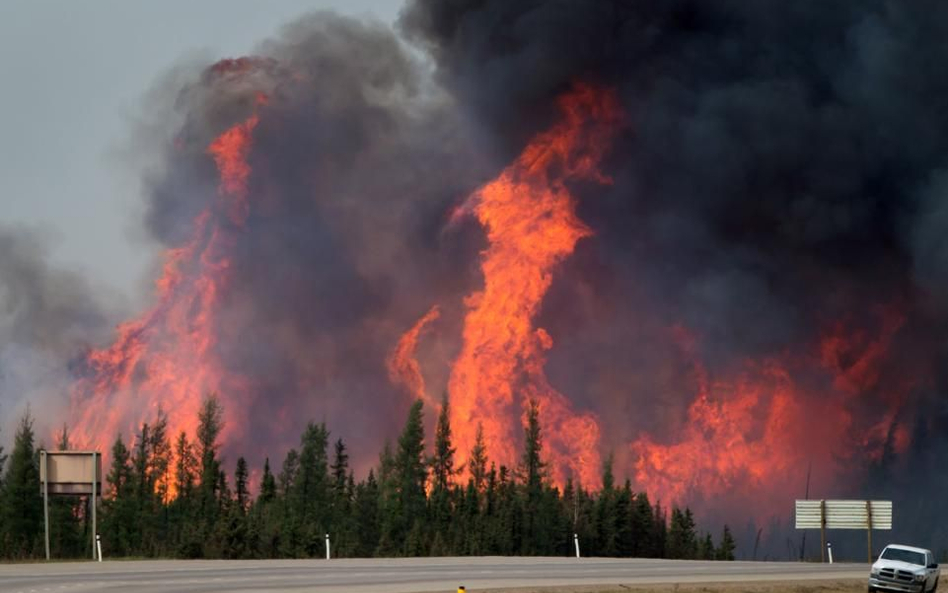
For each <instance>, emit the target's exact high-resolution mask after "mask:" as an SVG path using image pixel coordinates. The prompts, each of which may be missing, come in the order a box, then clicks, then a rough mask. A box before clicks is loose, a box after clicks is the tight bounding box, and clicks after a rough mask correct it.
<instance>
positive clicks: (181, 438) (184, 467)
mask: <svg viewBox="0 0 948 593" xmlns="http://www.w3.org/2000/svg"><path fill="white" fill-rule="evenodd" d="M197 467H198V464H197V459H196V458H195V456H194V446H193V445H192V444H191V443H190V442H188V435H187V434H186V433H185V432H184V431H183V430H182V431H181V434H179V435H178V439H177V440H176V441H175V470H174V488H175V492H176V493H177V499H176V500H177V501H178V502H179V503H187V502H189V501H190V499H191V494H192V492H193V490H194V478H195V472H196V471H197Z"/></svg>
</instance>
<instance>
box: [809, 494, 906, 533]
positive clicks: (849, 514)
mask: <svg viewBox="0 0 948 593" xmlns="http://www.w3.org/2000/svg"><path fill="white" fill-rule="evenodd" d="M795 511H796V512H795V515H796V528H797V529H824V528H825V529H892V501H891V500H798V501H797V503H796V509H795ZM870 521H871V525H870Z"/></svg>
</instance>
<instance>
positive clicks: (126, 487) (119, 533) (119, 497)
mask: <svg viewBox="0 0 948 593" xmlns="http://www.w3.org/2000/svg"><path fill="white" fill-rule="evenodd" d="M132 480H133V478H132V466H131V457H130V454H129V452H128V449H127V448H126V447H125V443H124V441H123V440H122V435H121V434H120V435H119V436H118V438H116V439H115V444H114V445H112V462H111V465H110V466H109V473H108V475H107V476H106V483H107V484H108V489H107V490H106V492H105V493H104V496H103V501H102V526H101V534H102V548H103V553H104V554H107V555H109V556H126V555H129V554H132V553H133V551H134V549H135V548H136V547H137V546H138V543H139V540H138V533H137V531H136V529H137V526H136V515H137V513H136V509H135V500H134V495H133V488H134V485H133V482H132Z"/></svg>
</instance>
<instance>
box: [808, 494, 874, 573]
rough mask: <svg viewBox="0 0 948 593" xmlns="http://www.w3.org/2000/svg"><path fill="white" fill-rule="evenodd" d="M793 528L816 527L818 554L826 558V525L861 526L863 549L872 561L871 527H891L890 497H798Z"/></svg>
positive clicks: (851, 527) (839, 527) (848, 527)
mask: <svg viewBox="0 0 948 593" xmlns="http://www.w3.org/2000/svg"><path fill="white" fill-rule="evenodd" d="M794 511H795V512H794V514H795V516H796V528H797V529H819V530H820V557H821V561H822V562H826V552H827V551H829V556H830V563H832V562H833V553H832V549H831V548H830V547H829V544H828V543H827V542H826V530H827V529H865V530H866V550H867V557H868V559H869V564H872V530H873V529H892V501H891V500H798V501H797V502H796V506H795V509H794Z"/></svg>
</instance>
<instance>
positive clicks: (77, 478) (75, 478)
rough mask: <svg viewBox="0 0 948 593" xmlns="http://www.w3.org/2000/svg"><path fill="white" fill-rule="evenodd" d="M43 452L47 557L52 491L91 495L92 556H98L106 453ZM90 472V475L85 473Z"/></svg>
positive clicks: (41, 478) (41, 455)
mask: <svg viewBox="0 0 948 593" xmlns="http://www.w3.org/2000/svg"><path fill="white" fill-rule="evenodd" d="M39 453H40V489H41V490H42V493H43V523H44V533H45V539H46V559H47V560H49V497H50V495H54V496H55V495H60V496H62V495H66V496H82V495H89V496H90V499H89V506H90V507H91V512H92V559H93V560H95V558H96V541H95V538H96V533H97V530H96V506H97V505H96V500H97V497H99V496H101V495H102V455H101V454H100V453H99V452H98V451H46V450H40V452H39ZM86 472H88V475H84V474H86ZM87 478H88V479H87ZM51 488H52V489H51Z"/></svg>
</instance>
